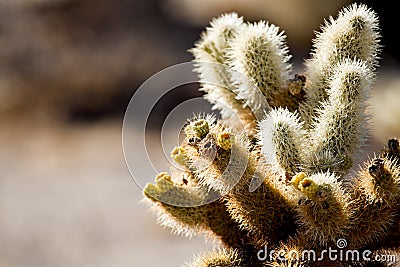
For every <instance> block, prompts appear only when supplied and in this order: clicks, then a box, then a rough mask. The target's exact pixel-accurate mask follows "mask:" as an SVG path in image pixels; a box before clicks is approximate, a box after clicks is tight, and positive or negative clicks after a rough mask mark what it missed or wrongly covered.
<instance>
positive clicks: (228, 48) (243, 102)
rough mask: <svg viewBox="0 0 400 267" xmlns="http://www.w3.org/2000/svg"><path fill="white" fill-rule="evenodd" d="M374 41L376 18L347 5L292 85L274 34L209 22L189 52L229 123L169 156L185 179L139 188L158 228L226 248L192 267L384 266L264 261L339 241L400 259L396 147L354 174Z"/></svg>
mask: <svg viewBox="0 0 400 267" xmlns="http://www.w3.org/2000/svg"><path fill="white" fill-rule="evenodd" d="M379 37H380V33H379V25H378V18H377V16H376V14H375V13H374V12H373V11H372V10H370V9H369V8H367V7H366V6H365V5H362V4H352V5H350V6H348V7H346V8H344V9H343V10H342V11H341V12H340V13H339V15H338V17H337V18H336V19H334V18H332V17H331V18H330V19H329V21H326V22H325V25H324V26H322V27H321V32H320V33H318V34H317V37H316V39H315V41H314V46H313V50H312V52H311V56H310V59H308V60H307V61H306V64H305V65H306V66H305V72H304V74H301V75H300V74H295V75H292V74H291V73H290V72H291V65H290V63H289V59H290V55H289V50H288V48H287V46H286V43H285V38H286V37H285V35H284V34H283V32H280V31H279V29H278V27H276V26H274V25H272V24H269V23H268V22H265V21H261V22H256V23H248V22H245V21H244V19H243V18H242V17H239V16H238V15H237V14H235V13H231V14H225V15H222V16H220V17H218V18H216V19H214V20H213V21H212V22H211V25H210V27H208V28H207V29H206V30H205V32H204V33H203V35H202V37H201V39H200V40H199V41H198V42H197V43H196V44H195V47H194V48H193V49H192V50H191V52H192V53H193V55H194V63H195V66H196V70H195V71H197V72H198V74H199V77H200V79H201V88H200V89H201V90H203V91H204V92H205V93H206V95H205V98H206V99H207V100H209V101H210V102H211V103H212V104H213V105H214V108H215V109H218V110H219V111H220V113H221V117H222V119H221V120H217V119H215V117H213V116H195V117H194V118H192V119H190V120H189V121H188V124H187V126H186V127H185V134H186V137H185V139H184V141H183V142H182V144H180V145H179V146H178V147H176V148H175V149H174V150H173V151H172V152H171V158H172V159H173V160H174V161H175V162H176V163H177V164H178V165H179V167H180V169H179V170H176V168H177V167H176V166H175V168H172V170H171V171H172V173H171V175H169V174H167V173H161V174H159V175H158V176H157V177H156V180H155V182H154V184H148V185H147V186H146V188H145V189H144V195H145V197H146V199H147V200H148V202H149V203H151V205H152V206H153V210H155V212H156V213H157V214H158V216H159V218H160V223H161V224H162V225H164V226H167V227H170V228H172V230H173V232H175V233H182V234H185V235H189V236H191V235H194V234H199V233H205V234H206V237H207V238H212V237H214V238H216V239H217V240H220V241H221V245H222V248H220V249H216V250H215V251H213V252H210V253H206V254H203V255H199V256H197V257H196V259H195V260H194V261H193V262H192V263H190V264H189V265H188V266H190V267H203V266H324V267H325V266H378V265H376V262H371V261H368V260H367V259H364V258H363V259H354V258H352V259H345V260H337V259H336V260H335V259H333V260H332V259H331V258H323V259H321V260H316V259H310V258H308V259H303V258H299V259H297V260H296V259H293V258H291V257H290V255H287V254H286V255H283V256H282V255H281V256H282V257H278V258H277V257H272V258H271V257H269V256H270V255H268V257H267V256H266V257H264V258H263V257H261V258H260V251H261V250H262V249H263V248H264V247H268V249H270V250H275V251H279V250H282V251H284V252H285V251H286V252H289V251H291V252H293V253H294V254H297V255H299V256H301V255H302V253H304V252H305V251H306V252H310V250H313V251H314V252H315V253H321V252H322V251H324V250H327V249H328V248H337V246H338V245H339V244H342V243H337V242H338V241H342V242H343V241H344V242H345V245H346V246H342V247H341V248H346V249H351V250H352V253H355V254H357V253H358V254H360V253H363V252H364V251H365V250H368V251H370V252H371V253H375V254H378V253H381V254H382V253H396V252H397V253H400V147H399V141H398V140H397V139H395V138H393V139H390V140H389V141H388V145H387V147H386V148H385V149H384V150H383V151H382V152H381V153H380V154H379V156H376V157H374V158H373V159H372V160H370V161H368V162H366V163H365V164H364V166H363V167H361V168H360V171H359V172H358V173H356V174H350V175H349V169H350V167H351V166H352V165H353V163H354V162H355V161H356V159H357V156H358V155H359V152H360V147H361V146H362V145H365V142H364V140H365V139H366V138H367V135H368V127H369V126H368V123H367V122H368V120H367V116H366V114H365V109H366V100H367V98H368V95H369V91H370V90H371V87H372V84H373V81H374V79H375V73H374V72H375V69H376V68H377V66H378V59H379V55H378V53H379V51H380V45H379ZM293 77H294V78H293ZM344 176H346V178H344ZM351 177H353V178H351ZM271 255H272V256H274V255H273V254H271ZM317 255H318V256H321V254H317ZM275 256H277V255H275ZM379 264H380V265H379V266H388V265H389V263H382V262H381V263H379Z"/></svg>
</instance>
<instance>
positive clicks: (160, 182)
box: [156, 172, 174, 193]
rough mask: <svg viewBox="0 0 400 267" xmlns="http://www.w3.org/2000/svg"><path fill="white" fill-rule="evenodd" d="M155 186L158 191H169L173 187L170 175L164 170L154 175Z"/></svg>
mask: <svg viewBox="0 0 400 267" xmlns="http://www.w3.org/2000/svg"><path fill="white" fill-rule="evenodd" d="M156 186H157V190H158V192H159V193H164V192H167V191H169V190H170V189H172V188H173V187H174V183H173V182H172V179H171V176H170V175H169V174H168V173H166V172H161V173H159V174H157V176H156Z"/></svg>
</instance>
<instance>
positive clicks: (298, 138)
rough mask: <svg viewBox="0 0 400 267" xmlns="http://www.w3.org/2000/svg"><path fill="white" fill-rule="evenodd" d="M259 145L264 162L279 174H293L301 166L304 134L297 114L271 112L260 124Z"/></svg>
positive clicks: (280, 110)
mask: <svg viewBox="0 0 400 267" xmlns="http://www.w3.org/2000/svg"><path fill="white" fill-rule="evenodd" d="M259 125H260V133H259V138H260V145H261V151H262V153H263V155H264V157H265V160H266V162H267V163H268V164H270V165H271V166H272V167H273V169H274V170H275V171H277V172H278V173H280V174H285V173H288V174H291V175H293V174H295V173H296V172H299V171H300V166H301V165H302V164H303V160H304V155H303V154H302V152H303V151H304V147H303V146H304V140H305V136H306V132H305V131H304V130H303V123H302V122H300V118H299V116H298V115H297V113H291V112H290V111H288V110H287V109H283V108H278V109H274V110H272V111H271V112H270V113H269V114H268V115H267V117H266V118H265V119H264V120H262V121H261V122H260V124H259Z"/></svg>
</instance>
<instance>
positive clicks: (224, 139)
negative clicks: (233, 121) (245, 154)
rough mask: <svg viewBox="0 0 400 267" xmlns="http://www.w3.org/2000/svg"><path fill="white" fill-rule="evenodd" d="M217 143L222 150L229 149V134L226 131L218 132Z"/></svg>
mask: <svg viewBox="0 0 400 267" xmlns="http://www.w3.org/2000/svg"><path fill="white" fill-rule="evenodd" d="M217 145H218V146H219V147H221V148H222V149H224V150H230V149H231V147H232V142H231V134H230V133H228V132H222V133H219V134H218V137H217Z"/></svg>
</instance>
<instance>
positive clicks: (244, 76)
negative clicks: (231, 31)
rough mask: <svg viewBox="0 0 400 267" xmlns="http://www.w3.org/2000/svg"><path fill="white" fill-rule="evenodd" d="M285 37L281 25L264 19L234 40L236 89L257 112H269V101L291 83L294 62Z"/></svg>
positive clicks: (233, 70)
mask: <svg viewBox="0 0 400 267" xmlns="http://www.w3.org/2000/svg"><path fill="white" fill-rule="evenodd" d="M285 39H286V36H285V35H284V33H283V32H279V28H278V27H276V26H275V25H272V24H268V23H266V22H264V21H260V22H258V23H256V24H247V25H246V26H244V27H242V28H241V29H240V31H239V33H238V34H237V35H236V37H235V38H234V40H232V46H231V51H230V53H229V57H230V60H229V62H228V63H229V65H230V67H231V70H232V81H233V82H234V85H235V87H236V88H235V92H236V93H237V95H238V98H239V99H243V100H244V102H245V105H247V106H249V107H250V108H251V109H252V110H253V111H254V113H255V114H261V115H262V114H264V112H265V111H268V102H267V100H270V99H272V96H273V94H274V92H276V91H277V89H278V88H281V87H283V86H285V85H286V83H287V80H288V78H289V72H290V69H291V65H290V64H289V63H288V61H289V59H290V56H289V55H288V47H287V46H286V42H285Z"/></svg>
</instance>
